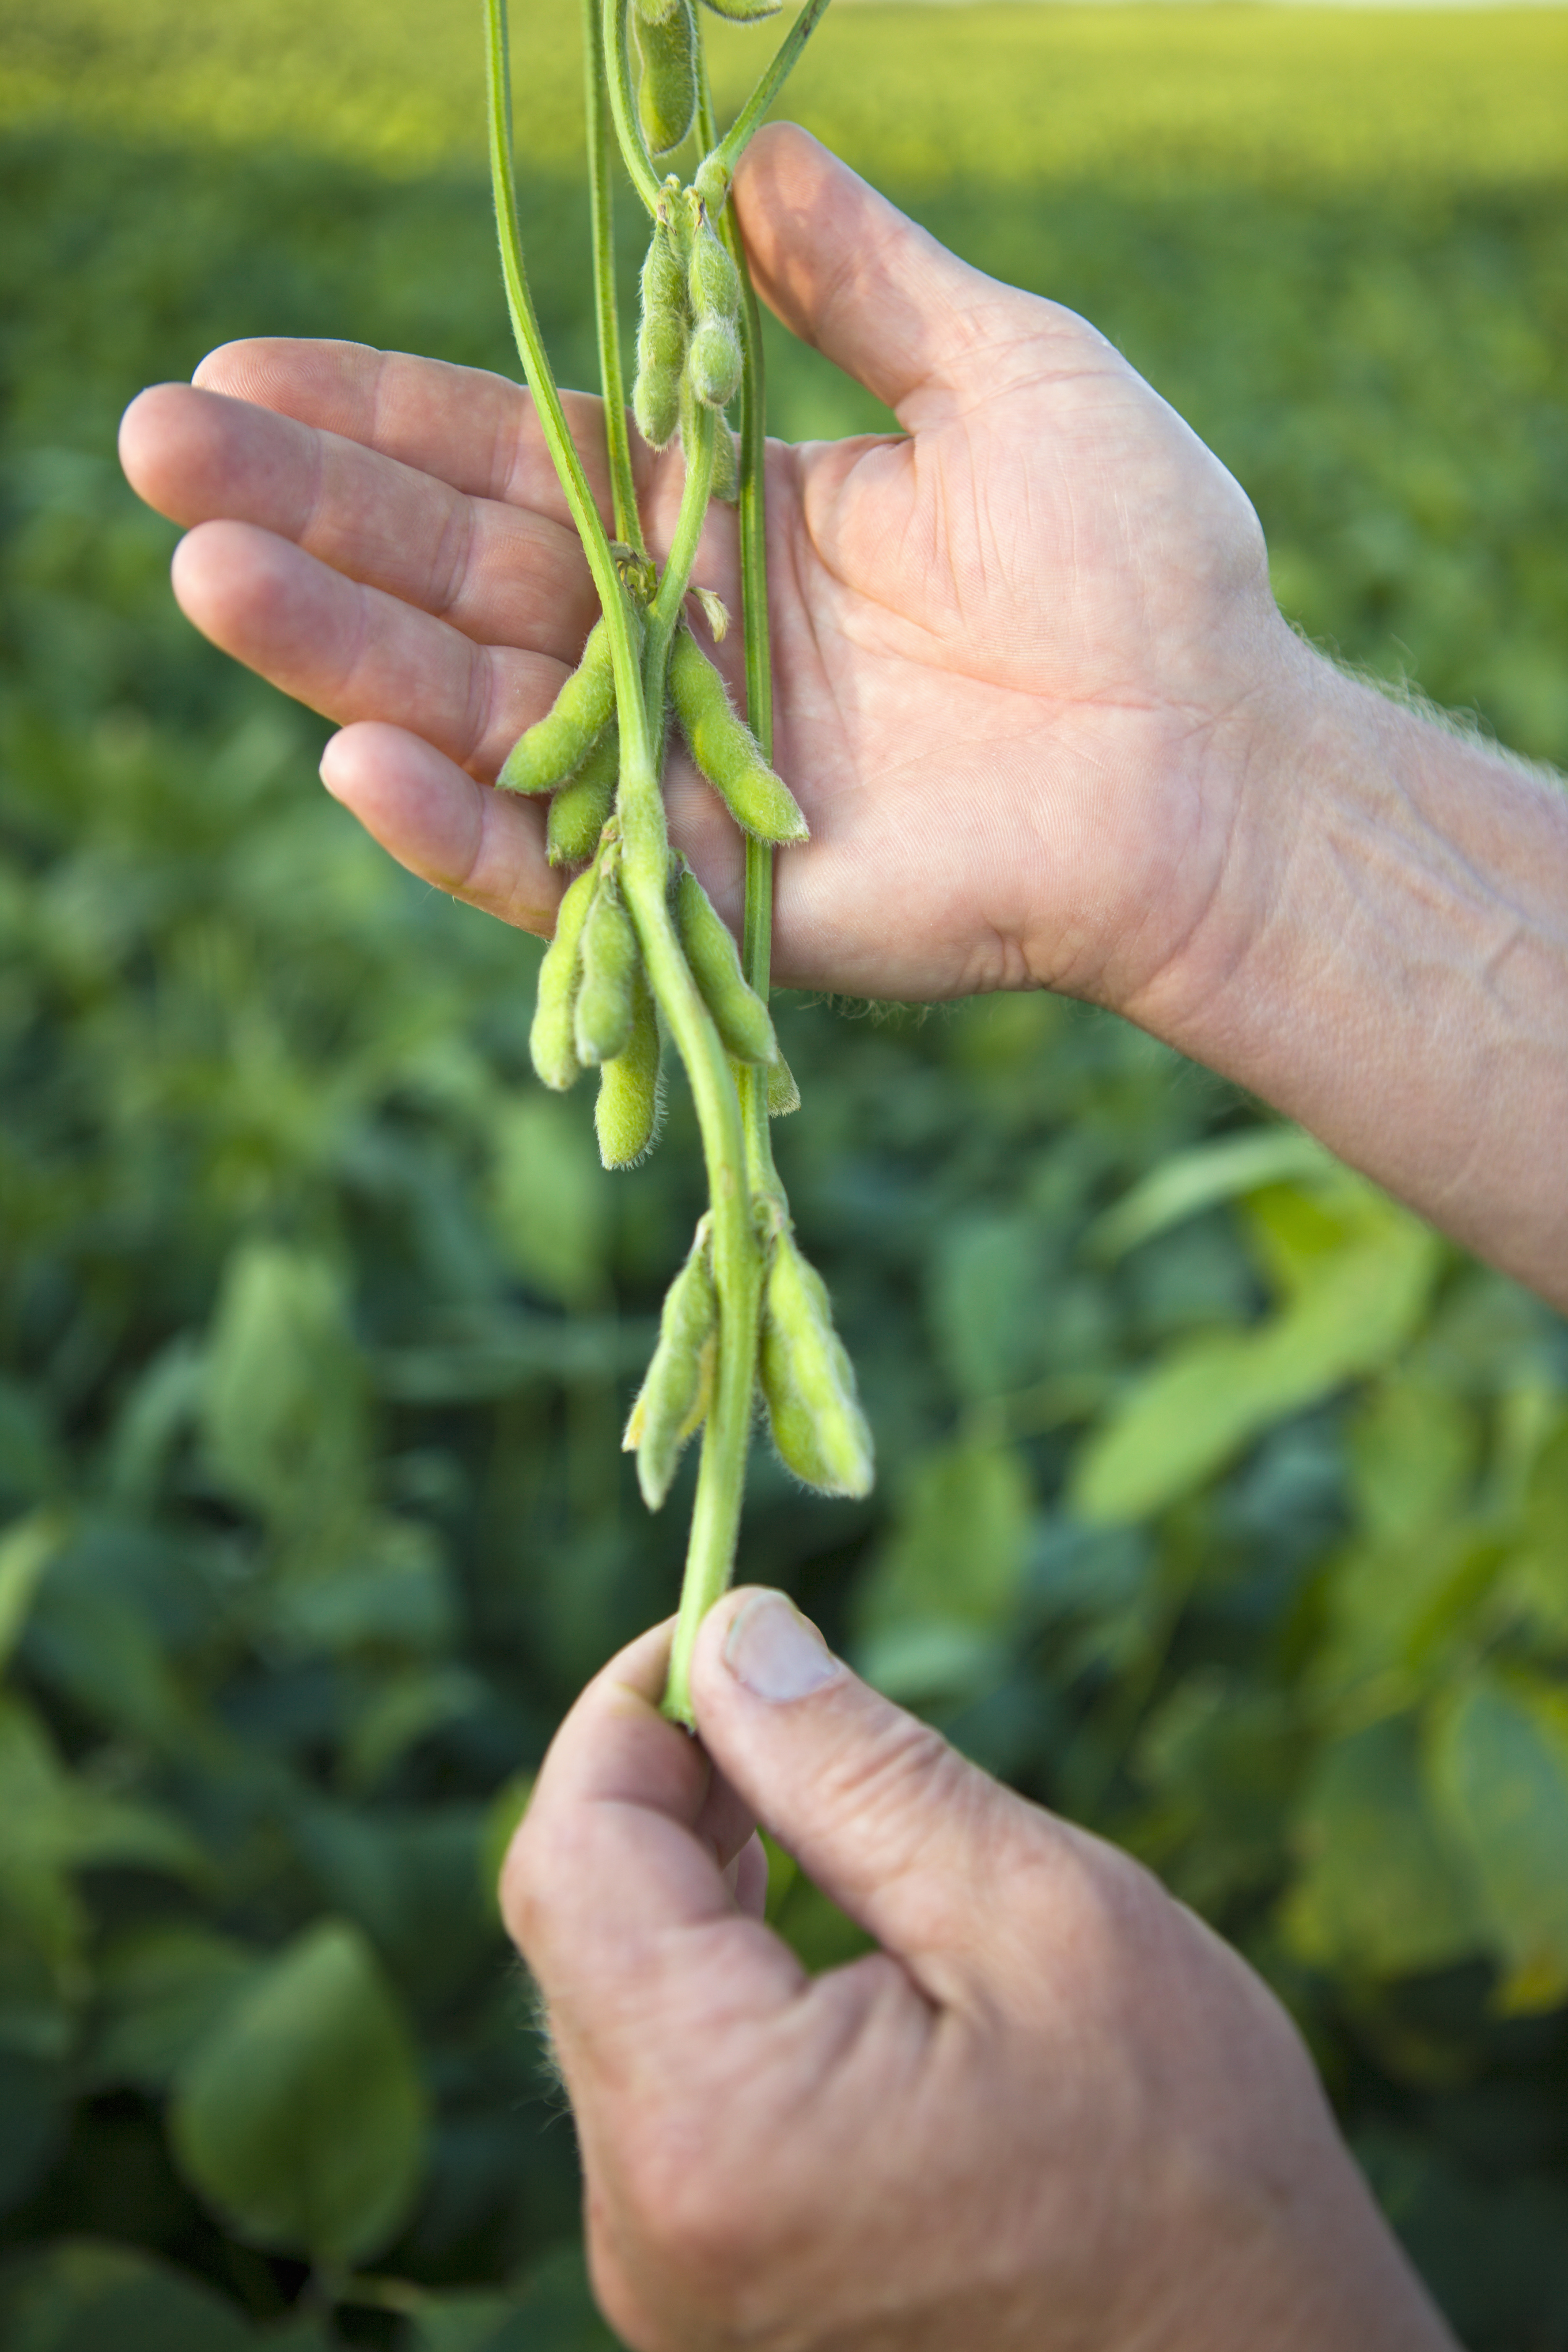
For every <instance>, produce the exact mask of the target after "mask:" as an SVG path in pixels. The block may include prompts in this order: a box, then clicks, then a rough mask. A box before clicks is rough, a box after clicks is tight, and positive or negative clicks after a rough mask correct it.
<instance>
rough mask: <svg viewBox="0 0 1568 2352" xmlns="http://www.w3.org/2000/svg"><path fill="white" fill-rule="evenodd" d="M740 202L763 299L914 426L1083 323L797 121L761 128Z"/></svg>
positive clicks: (1024, 363) (984, 389)
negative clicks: (993, 268)
mask: <svg viewBox="0 0 1568 2352" xmlns="http://www.w3.org/2000/svg"><path fill="white" fill-rule="evenodd" d="M735 205H736V211H737V216H738V218H739V221H740V224H741V228H742V234H743V235H744V237H745V241H746V251H747V254H748V256H749V257H750V259H751V263H752V272H753V275H754V277H755V279H756V283H757V288H758V291H759V292H760V293H761V294H762V295H763V299H764V300H765V301H766V302H767V303H768V305H769V307H770V308H771V309H772V310H774V311H776V312H777V314H778V316H779V317H780V318H781V319H782V320H784V324H785V326H786V327H788V328H789V329H790V330H791V331H792V332H793V333H795V334H796V335H798V336H799V337H800V338H801V340H802V341H805V342H808V343H813V344H815V345H816V348H817V350H818V351H820V352H825V353H826V356H827V357H828V358H829V359H830V360H832V361H833V362H834V363H835V364H836V365H837V366H838V367H841V368H842V369H843V370H844V371H845V373H847V374H848V375H852V376H853V377H854V378H855V379H856V381H857V382H858V383H863V384H864V385H865V386H866V388H867V390H868V392H871V393H874V394H876V396H877V398H878V399H879V400H881V401H885V402H886V403H887V404H888V406H889V408H891V409H892V410H894V411H895V413H896V414H897V415H898V418H899V421H900V424H901V425H906V426H908V427H909V428H910V430H911V431H913V430H915V429H917V428H918V427H920V426H922V425H931V424H932V423H936V422H939V421H940V420H941V418H942V416H943V415H951V414H952V413H955V412H958V411H962V410H963V409H964V408H966V407H968V406H969V405H971V404H973V402H974V401H975V400H976V399H978V398H981V397H984V398H994V396H995V395H996V394H998V393H999V392H1002V391H1005V390H1006V389H1008V388H1010V386H1011V385H1012V384H1013V383H1016V382H1017V381H1018V380H1019V378H1020V375H1027V376H1034V375H1037V374H1038V373H1041V370H1042V335H1043V334H1048V332H1049V331H1050V329H1051V328H1052V327H1055V328H1056V329H1058V331H1060V332H1062V333H1064V334H1068V335H1070V334H1073V333H1079V334H1081V333H1084V332H1088V330H1085V329H1084V328H1083V325H1082V321H1081V320H1078V319H1075V318H1074V317H1073V316H1072V314H1071V312H1069V311H1066V310H1058V308H1057V307H1056V306H1055V305H1053V304H1051V303H1048V302H1043V301H1040V300H1038V299H1036V298H1035V297H1033V296H1029V295H1025V294H1020V293H1018V292H1017V291H1016V289H1014V288H1012V287H1008V286H1003V285H1000V284H998V282H997V281H996V279H995V278H987V277H985V276H984V274H983V272H982V271H980V270H978V269H973V268H970V266H969V264H968V263H967V262H964V261H960V260H959V259H958V258H957V257H956V256H955V255H953V254H951V253H949V252H948V251H947V249H946V247H943V246H941V245H939V244H938V243H937V241H936V239H935V238H934V237H933V236H929V235H928V234H927V232H926V231H925V230H924V229H923V228H919V227H917V226H916V225H915V223H914V222H913V221H911V220H909V219H906V217H905V215H903V214H902V213H900V212H899V211H898V210H897V209H896V207H895V206H894V205H890V204H889V202H888V200H887V198H886V197H885V196H880V195H879V194H877V192H876V190H875V189H874V188H870V187H868V186H867V184H866V183H865V181H864V180H862V179H859V178H858V177H857V175H856V174H855V173H853V172H851V171H850V170H849V169H848V167H847V164H844V163H839V161H838V159H837V156H835V155H831V154H830V153H829V152H828V151H827V149H826V147H824V146H822V145H820V144H819V143H818V142H817V141H816V140H815V139H813V138H812V137H811V136H810V134H809V132H807V131H802V130H800V129H798V128H797V127H796V125H795V124H794V123H775V124H773V125H771V126H770V127H768V128H767V129H764V130H763V131H760V132H759V133H758V135H757V137H756V138H755V139H754V140H753V142H752V145H751V147H750V149H749V150H748V152H747V154H746V157H745V160H744V161H743V163H742V165H741V169H740V172H739V173H738V174H737V177H736V181H735ZM1095 340H1096V341H1099V338H1098V337H1096V338H1095Z"/></svg>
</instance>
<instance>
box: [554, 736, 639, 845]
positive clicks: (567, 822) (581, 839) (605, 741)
mask: <svg viewBox="0 0 1568 2352" xmlns="http://www.w3.org/2000/svg"><path fill="white" fill-rule="evenodd" d="M620 772H621V732H620V729H619V728H618V727H617V726H616V722H615V720H614V719H611V721H610V723H609V725H608V726H607V727H606V728H605V731H604V733H603V734H602V735H601V736H600V738H599V740H598V741H597V742H596V743H595V746H594V748H593V750H592V751H590V752H589V754H588V756H587V758H586V759H585V760H584V762H583V765H582V766H581V767H580V768H579V769H578V771H577V772H576V774H575V775H574V776H573V777H572V778H571V779H570V780H569V781H568V782H566V783H564V784H563V785H562V786H561V787H560V789H559V790H558V791H557V792H555V793H552V796H551V802H550V821H549V824H548V827H547V830H546V834H545V845H546V848H547V850H548V853H549V857H550V863H551V864H552V866H581V865H582V864H583V863H584V860H585V859H587V858H590V857H592V856H593V855H594V852H595V850H596V849H597V848H598V846H599V835H601V834H602V833H603V831H604V829H605V819H606V817H607V816H608V815H609V814H610V811H611V809H612V808H613V807H614V806H615V802H616V783H617V782H619V779H620Z"/></svg>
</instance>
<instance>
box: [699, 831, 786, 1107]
mask: <svg viewBox="0 0 1568 2352" xmlns="http://www.w3.org/2000/svg"><path fill="white" fill-rule="evenodd" d="M675 922H676V929H678V930H679V933H680V944H681V946H682V947H683V948H684V949H685V950H686V961H687V962H688V963H689V965H690V967H691V977H692V979H693V980H694V981H695V982H697V985H698V988H699V989H700V992H701V996H702V1002H703V1003H704V1004H706V1005H707V1007H708V1010H709V1012H710V1013H711V1014H712V1015H713V1023H714V1026H715V1027H716V1028H717V1030H718V1032H719V1035H720V1037H721V1040H722V1041H723V1045H724V1048H725V1051H726V1052H727V1053H731V1054H733V1055H734V1056H735V1059H736V1060H737V1061H738V1062H760V1063H762V1064H763V1065H764V1066H765V1065H766V1064H767V1063H769V1062H771V1061H772V1060H773V1056H774V1055H775V1054H776V1053H777V1052H778V1040H777V1039H776V1038H775V1036H774V1035H773V1022H772V1020H771V1019H770V1018H769V1014H768V1008H767V1006H766V1005H765V1004H764V1003H763V1000H762V998H761V997H760V996H759V995H758V994H757V993H756V992H755V990H754V989H752V988H751V987H750V986H749V985H748V984H747V981H746V977H745V974H744V973H743V972H742V970H741V958H740V954H739V952H738V950H737V949H736V946H735V940H734V936H733V934H732V933H731V929H730V927H729V925H728V924H727V923H726V922H725V921H724V920H723V919H722V917H721V915H720V914H719V912H718V909H717V908H715V906H714V904H713V901H712V900H711V898H710V897H709V896H708V893H707V891H706V890H705V889H704V888H703V887H702V885H701V883H700V882H699V880H698V879H697V877H696V875H695V874H693V872H692V871H691V868H690V866H688V865H687V864H686V863H685V861H684V859H683V860H682V861H681V867H680V875H679V880H678V881H677V883H676V886H675Z"/></svg>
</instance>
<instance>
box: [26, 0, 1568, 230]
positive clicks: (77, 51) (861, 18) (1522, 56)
mask: <svg viewBox="0 0 1568 2352" xmlns="http://www.w3.org/2000/svg"><path fill="white" fill-rule="evenodd" d="M516 19H517V34H516V42H517V58H516V78H517V94H518V117H519V129H520V143H521V148H522V150H523V151H524V155H525V158H526V157H531V159H532V161H533V163H535V164H536V165H541V164H551V163H558V162H561V163H563V162H566V161H567V160H569V158H570V157H571V156H572V155H573V154H574V152H575V147H576V139H577V133H576V128H575V125H576V120H577V109H578V96H577V93H578V87H579V66H578V56H577V29H576V26H577V18H576V8H575V6H574V0H550V5H542V0H521V5H519V7H518V9H517V11H516ZM705 22H706V25H707V26H708V29H709V33H710V47H711V48H712V51H713V54H714V59H715V71H716V78H717V80H718V83H719V86H720V91H721V97H722V98H725V99H728V100H731V101H733V100H734V99H735V98H736V97H737V96H738V94H739V92H740V89H741V88H742V85H743V81H744V79H745V78H746V77H747V75H748V74H749V72H750V71H752V70H753V69H754V67H755V63H756V60H757V58H758V56H759V51H760V50H761V49H762V48H763V46H764V45H765V44H766V43H768V42H769V41H770V40H772V39H773V37H775V33H776V28H775V27H772V26H770V27H767V28H765V29H763V31H760V32H759V31H755V30H752V31H746V32H737V31H734V30H732V29H731V28H729V27H727V26H721V24H719V22H718V20H717V19H715V18H712V17H708V18H707V19H706V20H705ZM1565 87H1568V11H1563V10H1556V9H1550V8H1520V9H1507V8H1489V9H1474V10H1471V9H1436V10H1431V11H1426V10H1419V9H1409V8H1400V9H1393V10H1375V9H1368V10H1346V9H1339V8H1239V7H1234V6H1227V7H1207V6H1194V7H1190V8H1172V7H1168V6H1153V7H1141V6H1131V7H1124V8H1106V9H1100V8H1082V7H1054V6H1045V5H1039V6H1019V5H976V6H965V7H951V6H941V5H938V6H908V5H905V6H884V5H843V0H840V5H839V7H838V9H837V11H836V12H835V13H833V14H831V15H830V16H829V17H828V19H827V20H826V24H825V26H824V27H823V29H822V30H821V32H820V33H819V34H818V35H817V37H816V43H815V44H814V46H813V48H812V49H811V50H810V51H809V52H808V54H807V57H806V58H805V62H804V64H803V65H802V67H801V68H800V71H799V73H798V75H797V77H796V79H795V83H794V85H793V87H792V89H791V92H790V96H789V100H788V106H789V110H790V111H791V112H792V113H794V114H795V115H796V116H797V117H798V118H799V119H800V120H802V121H805V122H806V123H808V124H809V125H810V127H811V128H812V129H814V130H815V131H818V132H819V133H820V135H821V136H823V137H824V138H826V139H827V140H828V141H829V142H831V143H832V144H833V145H834V146H835V147H837V149H838V150H839V152H842V153H843V154H845V155H846V156H847V157H848V158H849V159H850V160H851V161H853V162H854V163H857V164H858V165H859V166H860V167H861V168H863V169H865V170H867V171H868V172H870V173H876V174H877V175H879V176H888V177H891V178H895V179H897V180H898V181H899V182H900V184H902V185H903V186H904V187H906V188H909V187H912V186H915V185H924V186H932V187H934V186H941V185H944V184H952V183H953V182H956V181H971V182H973V181H974V180H981V181H987V182H991V183H994V184H998V183H999V184H1005V185H1013V186H1022V185H1026V184H1037V183H1048V182H1052V181H1061V180H1069V179H1079V180H1081V179H1084V178H1102V177H1106V176H1110V177H1112V178H1113V179H1115V180H1116V181H1118V182H1121V183H1126V182H1128V181H1130V180H1140V181H1147V180H1148V179H1150V178H1154V179H1163V178H1167V177H1179V178H1182V179H1184V180H1188V181H1190V180H1191V179H1192V178H1194V176H1206V177H1220V178H1226V177H1232V176H1237V175H1239V176H1243V177H1247V178H1251V179H1256V178H1259V177H1261V178H1265V179H1269V180H1284V181H1287V182H1289V181H1298V182H1300V181H1308V182H1311V181H1317V182H1329V183H1341V184H1342V183H1346V182H1356V181H1371V182H1376V181H1379V180H1383V179H1387V178H1391V177H1392V178H1395V179H1401V180H1405V181H1409V180H1410V179H1412V178H1423V179H1432V180H1438V181H1442V182H1444V183H1446V184H1448V185H1450V186H1454V185H1471V184H1494V185H1507V184H1515V185H1517V184H1521V183H1528V182H1530V181H1532V180H1540V179H1542V178H1551V177H1560V176H1562V174H1563V171H1564V168H1565V165H1564V150H1565V145H1568V142H1565V141H1564V136H1563V121H1564V113H1563V89H1564V88H1565ZM479 96H480V43H479V20H478V15H477V11H476V10H475V8H473V7H471V6H469V5H451V0H443V5H437V0H375V5H370V0H224V5H222V6H213V5H206V4H205V0H199V4H198V0H9V5H8V6H7V7H6V9H5V12H4V16H3V17H0V123H11V124H17V123H22V122H34V123H37V122H52V123H54V124H56V125H59V126H62V127H63V126H65V125H70V126H72V127H76V128H79V129H89V130H97V131H103V132H105V133H108V132H110V131H113V132H114V133H116V134H117V135H119V136H122V137H123V136H125V135H131V136H133V137H138V138H149V139H153V138H156V139H161V140H173V141H179V142H188V141H193V140H195V141H207V140H211V141H215V142H219V143H221V144H223V145H229V146H232V145H268V144H271V143H274V142H284V143H291V144H294V145H297V146H300V147H304V148H307V149H310V150H313V151H316V152H331V153H334V154H336V155H339V156H341V157H344V158H353V159H355V160H359V161H363V162H369V163H376V164H379V165H381V166H383V167H384V168H387V169H391V170H395V171H398V172H416V171H427V170H429V169H431V168H435V167H440V166H458V167H459V168H461V167H466V166H472V167H474V168H475V169H478V168H479V164H480V162H481V142H480V137H479V119H480V118H479Z"/></svg>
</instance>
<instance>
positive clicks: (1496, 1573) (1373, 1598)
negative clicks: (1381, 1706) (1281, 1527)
mask: <svg viewBox="0 0 1568 2352" xmlns="http://www.w3.org/2000/svg"><path fill="white" fill-rule="evenodd" d="M1508 1564H1509V1562H1508V1547H1507V1544H1506V1542H1505V1541H1504V1540H1503V1539H1502V1538H1500V1537H1499V1536H1497V1535H1495V1534H1493V1533H1492V1532H1491V1531H1490V1530H1489V1528H1486V1527H1485V1526H1479V1527H1478V1525H1477V1524H1476V1522H1475V1521H1474V1520H1469V1521H1467V1520H1464V1519H1456V1520H1452V1521H1450V1522H1449V1523H1447V1524H1446V1525H1441V1524H1440V1525H1437V1526H1426V1527H1421V1526H1417V1527H1416V1528H1415V1529H1414V1530H1412V1531H1410V1532H1407V1533H1406V1534H1405V1535H1404V1536H1402V1537H1400V1538H1390V1539H1388V1540H1385V1541H1384V1542H1383V1543H1365V1544H1354V1545H1352V1547H1351V1548H1350V1549H1348V1550H1346V1551H1343V1552H1342V1553H1341V1554H1340V1555H1339V1557H1338V1558H1337V1559H1335V1560H1334V1561H1333V1562H1332V1563H1331V1567H1330V1570H1329V1572H1328V1574H1327V1576H1326V1577H1325V1578H1324V1580H1323V1582H1322V1587H1321V1602H1322V1613H1323V1617H1324V1620H1325V1631H1324V1637H1323V1639H1322V1641H1321V1644H1320V1647H1319V1650H1318V1654H1317V1656H1316V1658H1315V1659H1314V1661H1313V1670H1312V1680H1313V1682H1314V1684H1315V1685H1316V1686H1317V1688H1318V1690H1319V1691H1320V1692H1321V1693H1324V1694H1328V1693H1343V1692H1346V1691H1349V1690H1352V1689H1355V1688H1356V1687H1357V1686H1358V1685H1362V1684H1364V1683H1367V1682H1369V1681H1373V1680H1381V1681H1382V1682H1383V1683H1384V1685H1385V1686H1386V1687H1385V1691H1384V1696H1385V1699H1386V1701H1387V1702H1388V1703H1390V1704H1392V1705H1394V1706H1405V1705H1408V1704H1411V1703H1412V1702H1413V1701H1414V1700H1415V1699H1416V1698H1417V1697H1419V1696H1421V1694H1422V1693H1423V1692H1424V1691H1425V1690H1426V1689H1427V1688H1429V1687H1432V1686H1434V1685H1437V1686H1441V1685H1442V1684H1443V1683H1444V1681H1445V1679H1446V1678H1447V1676H1448V1675H1450V1674H1451V1673H1452V1671H1453V1670H1454V1666H1455V1663H1456V1660H1455V1652H1456V1649H1457V1648H1458V1649H1461V1650H1462V1649H1463V1648H1464V1646H1465V1645H1466V1644H1467V1643H1470V1642H1472V1641H1473V1638H1474V1633H1475V1628H1476V1621H1477V1617H1478V1615H1479V1612H1480V1610H1481V1608H1482V1606H1483V1604H1484V1603H1485V1602H1486V1601H1487V1599H1488V1596H1489V1593H1490V1592H1491V1591H1492V1588H1493V1587H1494V1585H1496V1583H1497V1582H1498V1580H1499V1579H1500V1577H1502V1576H1503V1575H1505V1574H1506V1572H1507V1570H1508Z"/></svg>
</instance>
